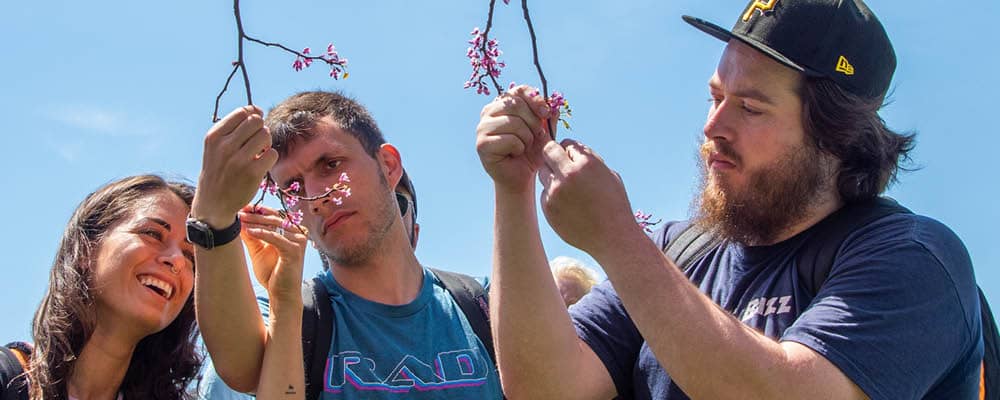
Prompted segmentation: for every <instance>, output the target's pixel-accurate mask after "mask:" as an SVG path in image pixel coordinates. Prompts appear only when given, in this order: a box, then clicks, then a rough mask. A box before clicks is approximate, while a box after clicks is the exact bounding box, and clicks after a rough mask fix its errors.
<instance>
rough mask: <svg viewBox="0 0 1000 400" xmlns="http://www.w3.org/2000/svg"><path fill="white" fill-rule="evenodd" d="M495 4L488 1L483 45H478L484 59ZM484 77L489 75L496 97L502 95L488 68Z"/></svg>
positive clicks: (494, 1)
mask: <svg viewBox="0 0 1000 400" xmlns="http://www.w3.org/2000/svg"><path fill="white" fill-rule="evenodd" d="M496 4H497V0H490V13H489V15H488V16H487V17H486V30H484V31H483V43H482V44H480V50H481V51H482V52H483V56H484V57H485V56H486V54H488V53H486V44H487V43H489V41H490V29H491V28H493V9H494V8H495V6H496ZM499 61H500V60H497V62H499ZM486 75H489V76H490V80H491V81H493V87H495V88H496V90H497V96H499V95H500V94H501V93H503V89H501V88H500V83H499V82H497V78H496V77H494V76H493V74H491V73H490V71H489V68H487V69H486ZM480 81H482V78H480Z"/></svg>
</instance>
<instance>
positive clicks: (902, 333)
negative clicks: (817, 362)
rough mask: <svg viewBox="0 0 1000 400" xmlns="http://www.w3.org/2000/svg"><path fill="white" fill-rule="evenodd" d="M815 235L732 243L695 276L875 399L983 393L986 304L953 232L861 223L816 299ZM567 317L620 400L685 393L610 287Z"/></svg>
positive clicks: (905, 223) (738, 312)
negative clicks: (805, 263) (809, 273)
mask: <svg viewBox="0 0 1000 400" xmlns="http://www.w3.org/2000/svg"><path fill="white" fill-rule="evenodd" d="M687 225H688V223H686V222H680V223H670V224H667V225H665V226H664V227H662V228H661V230H660V231H658V232H656V233H654V235H653V240H654V241H658V242H657V245H659V246H661V248H662V247H663V244H664V243H665V241H669V240H672V239H673V238H675V237H677V235H679V234H680V233H681V232H682V231H683V230H684V229H685V228H686V227H687ZM809 233H810V230H806V231H805V232H802V233H800V234H799V235H796V236H795V237H792V238H791V239H788V240H785V241H783V242H781V243H778V244H775V245H771V246H756V247H751V246H743V245H740V244H737V243H731V242H723V243H722V244H720V245H719V246H718V247H717V248H715V249H713V250H712V251H710V252H708V253H707V254H706V255H705V257H704V258H703V259H701V260H697V261H695V262H693V263H692V265H691V266H690V268H689V269H688V271H686V273H687V275H688V278H689V279H691V281H692V282H693V283H694V284H695V285H696V286H698V288H699V289H700V290H701V291H702V292H703V293H705V294H706V295H707V296H709V297H710V298H711V299H712V300H713V301H714V302H715V303H716V304H718V305H720V306H721V307H722V308H723V309H725V310H727V311H729V312H731V313H732V314H733V315H734V316H735V317H736V318H737V319H739V320H741V321H743V323H745V324H747V325H748V326H750V327H753V328H754V329H756V330H757V331H759V332H761V333H763V334H765V335H767V336H768V337H770V338H773V339H775V340H778V341H793V342H798V343H801V344H803V345H805V346H808V347H809V348H811V349H813V350H815V351H816V352H818V353H819V354H821V355H823V356H824V357H826V358H827V359H828V360H830V361H831V362H832V363H833V364H834V365H836V366H837V367H838V368H840V370H841V371H843V372H844V374H846V375H847V377H848V378H850V379H851V380H852V381H853V382H854V383H855V384H857V385H858V386H859V387H860V388H861V389H862V390H863V391H864V392H865V393H866V394H867V395H868V396H869V397H870V398H872V399H873V400H879V399H893V400H897V399H975V398H976V396H978V390H979V378H980V375H979V373H980V372H979V371H980V370H979V367H980V363H981V361H982V358H983V341H982V325H981V323H980V320H979V299H978V297H977V292H976V285H975V278H974V276H973V272H972V263H971V261H970V259H969V255H968V252H967V251H966V249H965V246H964V245H963V244H962V242H961V241H960V240H959V239H958V237H957V236H956V235H955V234H954V233H953V232H952V231H951V230H949V229H948V228H947V227H946V226H944V225H943V224H941V223H939V222H937V221H935V220H932V219H930V218H927V217H923V216H919V215H913V214H895V215H890V216H887V217H884V218H881V219H879V220H877V221H875V222H874V223H871V224H869V225H868V226H866V227H863V228H860V229H858V230H857V231H855V232H853V233H852V234H850V235H849V236H848V237H847V238H846V239H845V241H844V244H843V245H842V246H841V248H840V249H839V251H838V253H837V257H836V260H835V262H834V264H833V266H832V268H831V270H830V275H829V278H828V279H827V281H826V282H825V283H824V284H823V286H822V287H821V288H820V289H819V291H818V293H816V296H815V297H813V296H812V295H811V293H808V290H807V289H806V288H805V287H806V286H805V284H804V283H802V282H800V281H799V280H800V279H799V275H798V271H797V268H796V264H795V263H796V254H797V253H796V252H797V251H798V250H799V248H800V247H801V246H800V245H801V244H802V243H803V240H805V239H806V238H807V237H808V235H809ZM664 312H669V310H664ZM570 315H571V316H572V318H573V322H574V325H575V326H576V330H577V335H579V336H580V338H581V339H582V340H583V341H584V342H586V343H587V344H589V345H590V347H591V348H592V349H593V350H594V352H595V353H596V354H597V356H598V357H599V358H600V359H601V360H602V361H603V363H604V365H605V367H606V368H607V370H608V372H609V374H610V375H611V378H612V380H613V381H614V384H615V387H616V388H617V390H618V394H619V397H620V398H621V399H667V400H676V399H687V398H688V397H687V395H685V394H684V393H683V392H682V391H681V390H680V388H679V387H678V386H677V385H676V384H674V383H673V382H672V381H671V379H670V377H669V375H668V374H667V372H666V371H665V370H664V368H663V367H662V366H661V365H660V363H659V362H658V361H657V360H656V358H655V356H654V355H653V352H652V351H651V349H650V348H649V346H648V345H647V344H646V342H645V340H644V339H643V338H642V336H641V335H640V333H639V331H638V329H636V327H635V325H634V324H633V322H632V320H631V319H630V318H629V315H628V312H627V311H626V310H625V307H624V306H623V305H622V302H621V300H620V299H619V298H618V294H617V293H616V292H615V290H614V288H613V287H612V286H611V284H610V282H607V281H606V282H604V283H602V284H600V285H598V286H596V287H595V288H594V290H593V291H592V292H591V293H590V294H589V295H587V296H585V297H584V298H583V299H582V300H580V302H579V303H577V304H576V305H574V306H572V307H570Z"/></svg>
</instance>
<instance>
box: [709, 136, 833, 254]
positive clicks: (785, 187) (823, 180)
mask: <svg viewBox="0 0 1000 400" xmlns="http://www.w3.org/2000/svg"><path fill="white" fill-rule="evenodd" d="M700 150H701V151H700V153H701V157H702V158H701V159H702V160H703V162H702V168H701V195H700V196H699V200H698V203H699V204H698V212H697V215H696V217H695V223H697V224H699V225H701V226H703V227H704V228H706V229H708V230H711V231H715V232H716V233H717V234H719V235H720V236H721V237H722V238H723V239H726V240H730V241H735V242H737V243H741V244H744V245H761V244H770V243H773V242H774V241H775V240H777V239H778V238H779V237H780V236H781V234H782V233H783V232H785V231H787V230H788V229H789V228H791V227H792V226H794V225H795V224H796V223H799V222H801V221H803V220H804V219H805V218H806V217H808V215H809V213H810V211H811V210H812V209H813V206H814V205H815V204H816V203H817V202H819V201H820V196H821V194H822V193H823V191H824V190H825V189H826V188H827V187H829V182H830V180H831V174H830V173H829V172H828V170H829V168H828V167H826V165H828V162H826V161H825V158H824V157H823V155H822V154H821V153H820V151H819V150H818V149H817V148H816V147H815V146H811V145H809V144H804V145H802V146H799V147H797V148H792V149H790V150H789V151H787V152H786V153H785V154H784V155H783V156H782V157H781V158H779V159H778V160H776V161H775V162H773V163H772V164H770V165H767V166H765V167H764V168H762V169H761V170H758V171H753V172H751V173H750V176H749V179H748V180H747V186H746V187H744V188H735V187H732V186H731V185H728V184H726V182H725V180H724V177H723V176H721V175H720V174H718V173H714V172H712V171H711V170H709V168H708V167H707V166H706V163H705V162H704V160H707V159H708V155H709V154H710V153H711V152H713V151H717V152H719V153H720V154H722V155H725V156H727V157H730V158H733V159H735V160H739V157H738V155H737V154H736V153H735V151H734V150H733V149H732V148H731V147H729V145H728V144H727V143H725V142H706V143H705V144H703V145H702V146H701V149H700Z"/></svg>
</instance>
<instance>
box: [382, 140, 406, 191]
mask: <svg viewBox="0 0 1000 400" xmlns="http://www.w3.org/2000/svg"><path fill="white" fill-rule="evenodd" d="M378 161H379V164H380V165H379V167H381V168H382V175H383V176H385V180H386V181H388V182H389V187H390V188H395V187H396V185H398V184H399V180H400V179H401V178H402V177H403V160H402V157H400V155H399V150H398V149H396V146H393V145H391V144H389V143H383V144H382V145H381V146H379V148H378Z"/></svg>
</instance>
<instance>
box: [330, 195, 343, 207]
mask: <svg viewBox="0 0 1000 400" xmlns="http://www.w3.org/2000/svg"><path fill="white" fill-rule="evenodd" d="M330 199H331V200H333V203H334V204H336V205H338V206H340V205H344V199H342V198H340V197H331V198H330Z"/></svg>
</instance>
